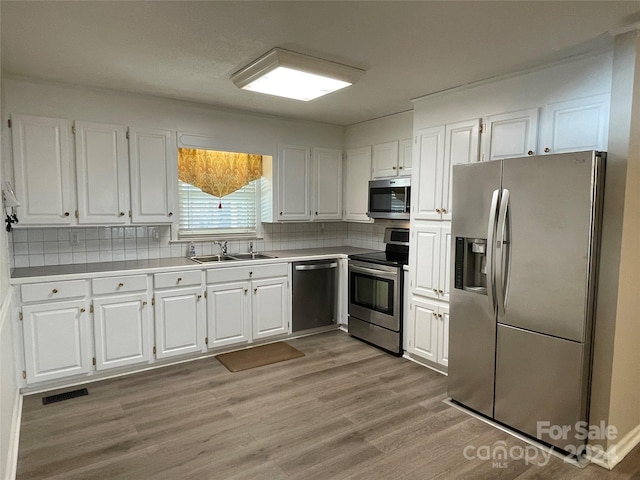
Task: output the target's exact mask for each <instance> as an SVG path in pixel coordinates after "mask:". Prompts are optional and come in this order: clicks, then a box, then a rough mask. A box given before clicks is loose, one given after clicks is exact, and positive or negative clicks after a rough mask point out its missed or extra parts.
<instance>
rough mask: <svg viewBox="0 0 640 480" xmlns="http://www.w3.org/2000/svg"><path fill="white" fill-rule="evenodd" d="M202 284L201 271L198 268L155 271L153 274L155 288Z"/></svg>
mask: <svg viewBox="0 0 640 480" xmlns="http://www.w3.org/2000/svg"><path fill="white" fill-rule="evenodd" d="M200 284H202V272H201V271H200V270H192V271H182V272H170V273H156V274H154V275H153V285H154V286H155V288H171V287H186V286H187V285H200Z"/></svg>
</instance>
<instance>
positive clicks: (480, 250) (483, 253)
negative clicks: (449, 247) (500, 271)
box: [454, 237, 487, 295]
mask: <svg viewBox="0 0 640 480" xmlns="http://www.w3.org/2000/svg"><path fill="white" fill-rule="evenodd" d="M454 286H455V288H458V289H460V290H467V291H469V292H474V293H479V294H481V295H486V294H487V239H486V238H463V237H456V251H455V279H454Z"/></svg>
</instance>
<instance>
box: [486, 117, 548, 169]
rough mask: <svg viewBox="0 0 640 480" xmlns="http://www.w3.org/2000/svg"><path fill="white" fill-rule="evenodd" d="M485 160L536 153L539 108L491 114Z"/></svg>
mask: <svg viewBox="0 0 640 480" xmlns="http://www.w3.org/2000/svg"><path fill="white" fill-rule="evenodd" d="M486 126H487V133H486V135H485V136H484V138H483V154H482V157H483V158H482V159H483V161H487V160H499V159H502V158H511V157H526V156H527V155H535V153H536V143H537V138H538V109H537V108H530V109H527V110H521V111H518V112H510V113H502V114H500V115H491V116H489V117H487V120H486Z"/></svg>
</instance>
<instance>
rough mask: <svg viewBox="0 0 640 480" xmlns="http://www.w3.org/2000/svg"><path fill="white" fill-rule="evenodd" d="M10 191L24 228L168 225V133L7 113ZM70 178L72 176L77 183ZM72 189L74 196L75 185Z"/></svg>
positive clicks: (171, 176)
mask: <svg viewBox="0 0 640 480" xmlns="http://www.w3.org/2000/svg"><path fill="white" fill-rule="evenodd" d="M11 123H12V125H11V130H12V138H13V165H14V173H15V183H16V185H15V186H16V194H17V196H18V199H19V201H20V202H21V204H22V205H21V207H20V213H19V216H20V223H21V224H25V225H77V224H80V225H89V224H92V225H122V224H128V223H169V222H171V221H172V220H173V213H174V211H175V202H176V200H175V198H176V193H177V180H176V178H177V168H178V159H177V148H176V140H175V134H174V133H172V132H168V131H165V130H143V129H138V128H131V129H129V147H128V152H127V129H126V127H125V126H122V125H110V124H102V123H93V122H75V125H74V133H75V147H76V148H75V150H76V152H75V153H76V162H75V168H74V162H73V158H71V155H72V154H71V149H70V148H69V142H70V140H71V135H70V134H71V132H70V129H69V121H68V120H64V119H60V118H47V117H36V116H32V115H12V119H11ZM76 180H77V181H76ZM74 183H76V185H75V187H77V193H78V195H77V197H76V188H74Z"/></svg>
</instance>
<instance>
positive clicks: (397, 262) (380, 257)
mask: <svg viewBox="0 0 640 480" xmlns="http://www.w3.org/2000/svg"><path fill="white" fill-rule="evenodd" d="M349 258H351V259H353V260H360V261H363V262H371V263H379V264H381V265H390V266H392V267H397V266H402V265H406V264H407V263H409V254H408V253H403V252H387V251H384V252H371V253H360V254H356V255H350V256H349Z"/></svg>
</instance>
